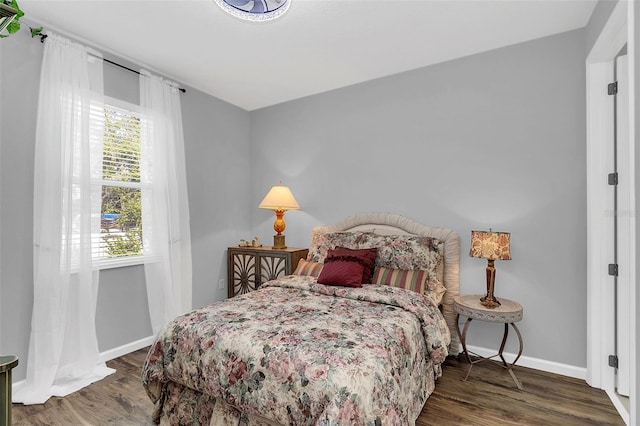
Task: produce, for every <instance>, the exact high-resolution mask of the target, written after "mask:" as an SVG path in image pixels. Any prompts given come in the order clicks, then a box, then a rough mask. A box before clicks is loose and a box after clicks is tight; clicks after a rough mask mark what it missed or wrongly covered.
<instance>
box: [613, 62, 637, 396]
mask: <svg viewBox="0 0 640 426" xmlns="http://www.w3.org/2000/svg"><path fill="white" fill-rule="evenodd" d="M616 80H617V82H618V91H617V94H616V107H615V108H616V109H615V116H616V141H615V145H616V147H615V151H614V152H615V155H616V168H617V173H618V184H617V185H616V187H617V188H616V191H617V196H616V201H615V204H616V206H615V220H616V222H617V224H616V226H615V228H616V244H617V247H616V252H617V261H616V262H617V263H618V277H617V284H616V313H615V315H616V338H615V341H616V355H617V357H618V369H617V371H616V391H617V392H618V393H619V394H620V395H624V396H629V380H630V377H629V376H630V374H631V370H630V364H629V363H630V362H631V347H630V340H631V334H630V321H631V317H630V303H631V300H630V285H631V277H632V276H635V274H634V273H633V268H635V259H634V258H633V257H632V251H633V250H632V241H633V236H634V235H635V225H634V220H633V219H634V217H633V214H632V212H633V211H634V200H633V192H632V191H631V187H632V183H633V176H631V171H632V170H633V168H632V166H631V164H632V162H633V161H634V159H633V158H632V155H631V152H632V151H631V147H630V145H629V84H628V83H629V79H628V65H627V55H624V56H618V57H617V58H616Z"/></svg>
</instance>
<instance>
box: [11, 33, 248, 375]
mask: <svg viewBox="0 0 640 426" xmlns="http://www.w3.org/2000/svg"><path fill="white" fill-rule="evenodd" d="M42 52H43V46H42V45H41V44H40V43H39V42H38V41H37V39H31V37H30V36H29V34H28V31H25V30H22V31H20V32H19V33H17V34H15V35H13V36H11V37H9V38H7V39H3V40H2V42H1V48H0V78H1V79H2V82H1V84H0V88H1V90H2V92H1V97H0V102H1V105H0V110H1V111H2V115H1V116H0V134H1V137H0V141H1V145H0V173H1V175H0V185H1V186H0V217H1V218H2V222H1V223H0V235H2V239H1V241H0V336H2V341H1V346H0V352H1V353H5V354H14V355H17V356H18V357H19V358H20V365H19V366H18V368H17V369H16V370H14V379H15V380H20V379H22V378H24V375H25V371H26V370H25V366H26V358H27V353H28V341H29V333H30V324H31V310H32V300H33V274H32V261H33V256H32V239H33V233H32V215H33V159H34V144H35V143H34V138H35V124H36V112H37V101H38V88H39V75H40V67H41V63H42ZM116 59H117V58H116ZM120 62H122V61H120ZM105 93H106V94H107V95H109V96H113V97H117V98H120V99H124V100H127V101H129V102H132V103H137V102H138V83H137V76H136V75H135V74H132V73H129V72H127V71H123V70H121V69H119V68H116V67H113V66H111V65H105ZM181 96H182V97H181V100H182V110H183V117H184V123H183V124H184V135H185V151H186V152H185V157H186V162H187V184H188V190H189V199H190V210H191V211H190V220H191V238H192V243H193V248H192V255H193V278H194V284H193V286H194V287H193V304H194V306H195V307H200V306H203V305H205V304H208V303H211V302H213V301H215V300H219V299H223V298H225V297H226V289H224V290H218V289H217V285H218V281H219V279H224V278H225V277H226V264H225V263H224V254H225V249H226V248H227V246H228V245H229V244H230V243H231V242H234V241H238V240H239V239H240V238H243V237H245V236H246V230H247V228H248V224H249V222H250V216H249V213H248V211H249V201H250V200H249V195H248V191H247V188H249V179H250V176H251V175H250V173H249V172H248V171H249V169H250V167H249V113H248V112H246V111H244V110H242V109H239V108H237V107H234V106H232V105H229V104H227V103H225V102H222V101H220V100H218V99H216V98H213V97H211V96H208V95H205V94H203V93H201V92H198V91H196V90H194V89H191V88H189V87H187V93H185V94H183V95H181ZM96 328H97V333H98V342H99V349H100V351H107V350H110V349H114V348H117V347H120V346H122V345H126V344H128V343H131V342H134V341H136V340H139V339H142V338H145V337H148V336H150V335H151V327H150V325H149V315H148V310H147V298H146V289H145V284H144V269H143V268H142V267H141V266H134V267H127V268H117V269H109V270H104V271H102V272H101V274H100V288H99V293H98V306H97V312H96Z"/></svg>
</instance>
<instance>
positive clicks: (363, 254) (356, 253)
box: [325, 247, 378, 284]
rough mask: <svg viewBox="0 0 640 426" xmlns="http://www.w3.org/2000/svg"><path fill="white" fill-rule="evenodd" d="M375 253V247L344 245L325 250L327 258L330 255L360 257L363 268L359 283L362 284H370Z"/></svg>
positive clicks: (376, 250)
mask: <svg viewBox="0 0 640 426" xmlns="http://www.w3.org/2000/svg"><path fill="white" fill-rule="evenodd" d="M377 254H378V249H377V248H368V249H350V248H346V247H336V248H335V249H329V250H327V258H330V257H332V256H353V257H357V258H359V259H362V262H363V263H362V265H363V266H364V269H363V271H362V281H360V283H363V284H371V279H372V275H373V265H374V264H375V262H376V256H377ZM326 262H327V261H326V259H325V263H326Z"/></svg>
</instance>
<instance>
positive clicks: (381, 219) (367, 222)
mask: <svg viewBox="0 0 640 426" xmlns="http://www.w3.org/2000/svg"><path fill="white" fill-rule="evenodd" d="M344 231H360V232H373V233H376V234H381V235H418V236H422V237H431V238H436V239H438V240H440V241H442V242H443V243H444V265H443V267H444V271H443V284H444V286H445V287H446V289H447V291H446V293H445V295H444V298H443V300H442V313H443V315H444V318H445V320H446V321H447V325H448V326H449V330H450V332H451V344H450V345H449V354H450V355H457V354H458V352H459V350H460V340H459V338H458V335H457V332H456V313H455V311H454V309H453V298H454V297H455V296H457V295H458V294H459V293H460V237H459V236H458V234H457V233H455V232H454V231H452V230H450V229H446V228H434V227H430V226H426V225H423V224H421V223H419V222H416V221H414V220H412V219H409V218H407V217H405V216H401V215H398V214H393V213H360V214H356V215H353V216H349V217H347V218H345V219H343V220H341V221H340V222H338V223H335V224H333V225H326V226H318V227H315V228H314V229H313V232H314V233H316V232H322V233H330V232H344Z"/></svg>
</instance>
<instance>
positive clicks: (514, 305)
mask: <svg viewBox="0 0 640 426" xmlns="http://www.w3.org/2000/svg"><path fill="white" fill-rule="evenodd" d="M478 296H479V295H461V296H455V297H454V298H453V308H454V309H455V311H456V312H457V314H458V315H457V317H456V328H457V330H456V331H457V332H458V336H459V337H460V343H462V353H463V354H465V355H466V357H467V361H469V369H468V370H467V374H466V375H465V376H464V379H462V380H463V381H466V380H467V378H468V377H469V373H471V368H472V367H473V364H477V363H479V362H482V361H488V360H493V358H495V357H500V361H498V360H493V361H498V362H499V363H500V364H501V365H502V367H504V368H506V369H507V370H508V371H509V374H510V375H511V378H512V379H513V381H514V382H515V384H516V386H517V387H518V389H519V390H524V388H523V387H522V384H521V383H520V381H519V380H518V378H517V377H516V375H515V373H514V372H513V366H514V365H515V364H516V362H518V359H520V355H522V348H523V342H522V335H521V334H520V330H518V327H517V326H516V324H515V323H516V322H518V321H520V320H521V319H522V315H523V309H522V305H520V304H519V303H518V302H514V301H512V300H508V299H504V298H503V299H502V304H501V305H500V306H498V307H497V308H487V307H486V306H484V304H482V302H481V301H480V298H479V297H478ZM460 315H464V316H466V317H467V321H466V323H465V324H464V330H463V331H462V333H460ZM474 319H477V320H479V321H485V322H493V323H501V324H504V333H503V335H502V343H501V344H500V350H499V351H498V353H497V354H495V355H492V356H489V357H481V356H479V355H477V354H473V355H476V356H478V359H476V360H472V359H471V355H470V352H469V350H468V349H467V330H468V329H469V324H471V321H473V320H474ZM509 326H511V327H513V329H514V330H515V332H516V334H517V335H518V342H519V343H520V349H519V350H518V354H517V355H516V357H515V359H514V360H513V362H512V363H511V364H509V363H507V361H505V359H504V356H503V355H502V352H503V351H504V346H505V344H506V343H507V337H508V336H509Z"/></svg>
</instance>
